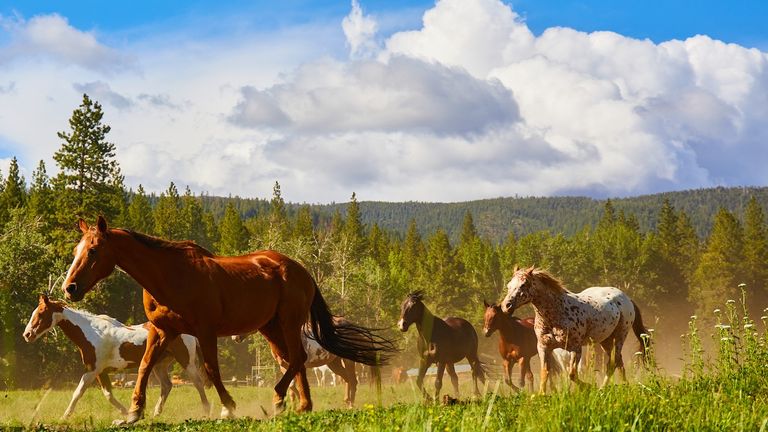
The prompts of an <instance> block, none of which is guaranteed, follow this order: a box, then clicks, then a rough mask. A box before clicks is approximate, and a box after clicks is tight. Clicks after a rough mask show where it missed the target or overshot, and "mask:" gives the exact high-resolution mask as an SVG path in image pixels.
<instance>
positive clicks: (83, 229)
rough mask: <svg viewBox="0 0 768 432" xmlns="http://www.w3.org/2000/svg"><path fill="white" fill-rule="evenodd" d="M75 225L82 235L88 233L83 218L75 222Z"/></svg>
mask: <svg viewBox="0 0 768 432" xmlns="http://www.w3.org/2000/svg"><path fill="white" fill-rule="evenodd" d="M77 225H78V226H79V227H80V231H82V233H83V234H85V233H87V232H88V224H87V223H86V222H85V221H84V220H83V218H80V220H78V221H77Z"/></svg>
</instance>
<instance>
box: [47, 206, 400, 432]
mask: <svg viewBox="0 0 768 432" xmlns="http://www.w3.org/2000/svg"><path fill="white" fill-rule="evenodd" d="M79 225H80V230H81V231H82V233H83V235H82V238H81V239H80V242H79V243H78V244H77V246H76V247H75V250H74V260H73V261H72V265H71V266H70V268H69V271H68V272H67V276H66V278H65V280H64V283H63V285H62V289H63V290H64V292H65V296H66V298H67V299H68V300H71V301H79V300H82V299H83V297H84V296H85V294H86V293H87V292H88V291H90V290H91V289H93V287H94V286H95V285H96V283H97V282H99V281H100V280H102V279H104V278H105V277H107V276H109V275H110V274H111V273H112V272H113V271H114V269H115V267H120V268H121V269H122V270H123V271H125V272H126V273H128V275H130V276H131V277H132V278H133V279H135V280H136V282H138V283H139V285H141V286H142V288H143V289H144V292H143V296H144V301H143V303H144V312H145V313H146V315H147V318H149V320H150V321H151V322H152V324H154V326H153V327H151V328H150V331H149V335H148V338H147V349H146V351H145V352H144V357H143V358H142V360H141V365H140V367H139V373H138V377H137V380H136V387H135V389H134V392H133V397H132V402H131V408H130V410H129V412H128V418H127V423H134V422H136V421H137V420H139V419H140V418H141V417H142V415H143V411H144V406H145V402H146V387H147V379H148V377H149V375H148V373H149V372H150V371H151V370H152V367H153V366H154V365H155V363H156V362H157V360H158V358H159V357H160V355H161V354H162V352H163V351H165V349H166V348H167V346H168V344H169V342H170V341H172V340H173V339H174V338H175V337H176V336H178V335H179V334H181V333H187V334H191V335H193V336H195V337H197V339H198V341H199V342H200V348H201V350H202V354H203V360H204V364H205V369H206V372H207V373H208V375H209V377H210V379H211V381H212V383H213V385H214V387H215V388H216V391H217V393H218V395H219V398H220V399H221V404H222V410H221V415H222V417H232V416H234V410H235V406H236V405H235V401H234V400H233V399H232V397H231V396H230V395H229V393H228V392H227V390H226V388H224V384H223V383H222V381H221V375H220V372H219V363H218V357H217V345H216V337H217V336H230V335H238V334H244V333H250V332H253V331H255V330H258V331H259V332H261V334H263V335H264V337H266V338H267V340H268V341H269V343H270V345H271V348H272V351H273V352H278V353H279V354H280V356H281V357H282V358H284V359H285V360H286V362H287V364H288V368H287V370H286V371H285V373H284V374H283V376H282V377H281V378H280V380H279V381H278V382H277V384H276V385H275V388H274V389H275V394H274V397H273V404H274V407H275V410H276V411H278V412H279V411H282V410H283V409H284V408H285V394H286V391H287V390H288V385H289V384H290V382H291V380H293V379H294V377H295V378H297V383H298V387H299V397H300V402H299V406H298V410H299V411H310V410H311V409H312V399H311V396H310V392H309V383H308V381H307V372H306V369H305V367H304V361H305V360H306V358H307V354H306V353H305V352H304V348H303V347H302V344H301V333H302V327H303V326H304V323H306V322H307V318H309V322H310V323H311V328H312V333H313V337H314V338H315V339H316V340H317V341H318V342H319V343H320V345H321V346H322V347H323V348H325V349H327V350H328V351H330V352H332V353H334V354H336V355H338V356H341V357H344V358H348V359H351V360H354V361H356V362H360V363H365V364H368V365H377V364H383V363H384V362H385V361H386V359H387V357H388V354H389V353H392V352H394V351H395V347H394V345H393V344H392V342H391V341H389V340H387V339H385V338H383V337H381V336H379V335H377V334H376V333H374V332H373V331H371V330H369V329H366V328H364V327H360V326H356V325H352V324H347V325H337V324H335V323H334V321H333V315H332V314H331V312H330V311H329V309H328V305H327V304H326V303H325V300H324V299H323V296H322V295H321V294H320V290H319V289H318V288H317V284H316V283H315V281H314V279H313V278H312V276H311V275H310V274H309V272H308V271H307V270H306V269H305V268H304V267H303V266H302V265H301V264H299V263H298V262H296V261H294V260H292V259H290V258H288V257H286V256H285V255H283V254H281V253H279V252H275V251H259V252H254V253H251V254H247V255H242V256H232V257H225V256H217V255H214V254H212V253H211V252H209V251H208V250H206V249H205V248H202V247H200V246H198V245H196V244H195V243H194V242H190V241H168V240H163V239H159V238H156V237H152V236H148V235H145V234H141V233H137V232H133V231H130V230H125V229H109V228H108V227H107V221H106V220H105V219H104V218H103V217H101V216H99V218H98V221H97V223H96V225H95V226H90V227H89V226H88V225H87V224H86V223H85V221H83V220H82V219H80V221H79Z"/></svg>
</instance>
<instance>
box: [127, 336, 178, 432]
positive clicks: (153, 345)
mask: <svg viewBox="0 0 768 432" xmlns="http://www.w3.org/2000/svg"><path fill="white" fill-rule="evenodd" d="M177 336H178V334H172V333H170V332H166V331H164V330H161V329H159V328H157V327H155V326H154V325H151V326H149V331H148V335H147V348H146V349H145V350H144V356H143V357H142V358H141V364H140V365H139V372H138V376H137V377H136V387H134V389H133V397H132V398H131V409H130V410H128V418H127V419H126V420H125V422H126V423H128V424H131V423H136V422H137V421H139V420H140V419H141V418H142V417H143V416H144V406H145V405H146V402H147V382H148V381H149V374H150V372H152V368H153V367H154V366H155V363H157V361H158V360H159V359H160V356H161V355H162V354H163V352H165V349H166V348H167V347H168V344H170V343H171V341H173V340H174V339H175V338H176V337H177Z"/></svg>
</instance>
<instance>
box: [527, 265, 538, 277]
mask: <svg viewBox="0 0 768 432" xmlns="http://www.w3.org/2000/svg"><path fill="white" fill-rule="evenodd" d="M535 268H536V266H535V265H532V266H530V267H528V268H527V269H525V273H527V274H529V275H530V274H533V270H534V269H535Z"/></svg>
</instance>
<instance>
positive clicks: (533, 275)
mask: <svg viewBox="0 0 768 432" xmlns="http://www.w3.org/2000/svg"><path fill="white" fill-rule="evenodd" d="M507 290H508V291H507V295H506V297H504V300H503V301H502V302H501V307H502V310H503V311H504V312H505V313H511V312H513V311H514V310H515V309H517V308H519V307H520V306H523V305H525V304H527V303H531V304H532V305H533V309H534V310H535V311H536V324H535V326H534V330H535V332H536V338H537V340H538V342H537V350H538V351H539V358H540V359H541V364H542V367H541V383H540V391H541V392H542V393H544V392H545V391H546V385H547V379H548V376H549V369H550V368H551V367H552V362H553V359H552V350H553V349H555V348H563V349H565V350H566V351H569V352H571V353H572V356H571V359H570V364H569V371H568V372H569V376H570V378H571V380H573V381H574V382H576V383H578V384H582V382H581V381H580V380H579V378H578V365H579V361H580V360H581V349H582V346H583V345H585V344H586V343H588V342H590V341H591V342H596V343H599V344H600V345H601V346H602V347H603V350H605V352H606V354H607V355H606V357H607V364H606V376H605V380H604V382H603V385H605V384H607V383H608V382H610V379H611V377H612V376H613V372H614V370H615V369H616V368H619V372H620V374H621V378H622V379H623V380H625V381H626V376H625V373H624V361H623V359H622V356H621V349H622V347H623V346H624V341H625V340H626V338H627V333H629V330H630V328H631V329H632V330H634V333H635V336H636V337H637V339H638V341H640V342H641V344H642V335H643V334H648V332H647V330H646V329H645V326H644V325H643V319H642V317H641V315H640V309H638V307H637V305H636V304H635V303H634V302H633V301H632V300H631V299H630V298H629V297H628V296H627V295H626V294H624V293H623V292H622V291H621V290H619V289H617V288H613V287H592V288H587V289H585V290H584V291H582V292H580V293H572V292H570V291H568V290H567V289H565V287H564V286H563V285H562V283H561V282H560V281H559V280H557V279H556V278H555V277H553V276H552V275H550V274H549V273H547V272H545V271H543V270H540V269H536V268H534V267H530V268H528V269H525V270H516V271H515V274H514V276H513V277H512V280H511V281H510V282H509V283H508V284H507ZM641 351H642V352H643V353H645V349H642V350H641Z"/></svg>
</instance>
